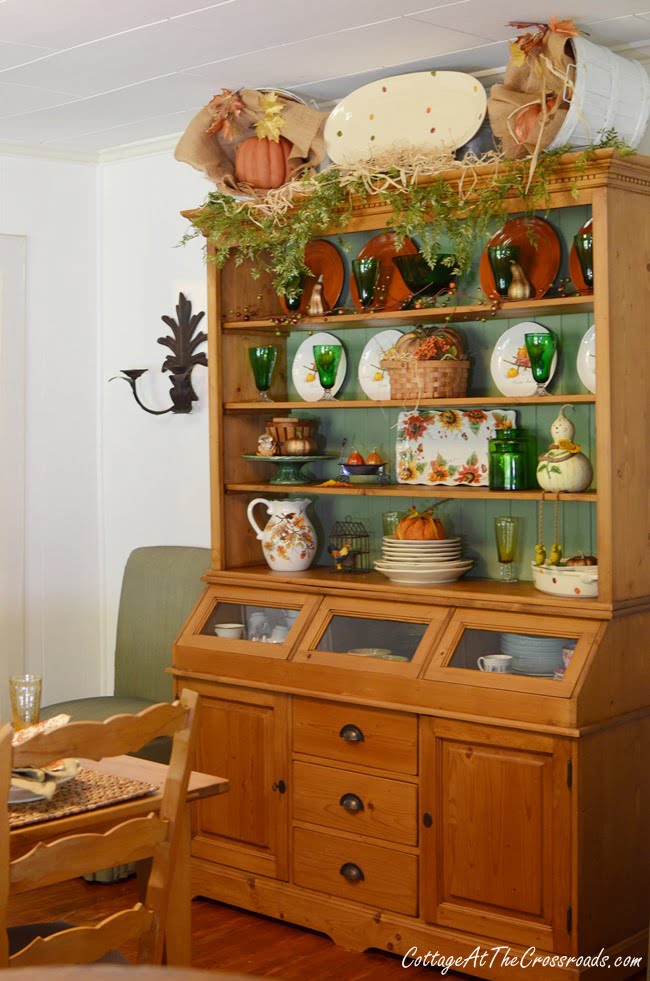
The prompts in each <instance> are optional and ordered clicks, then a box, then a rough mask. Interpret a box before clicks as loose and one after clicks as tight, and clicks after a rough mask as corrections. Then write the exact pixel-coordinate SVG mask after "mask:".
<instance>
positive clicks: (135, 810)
mask: <svg viewBox="0 0 650 981" xmlns="http://www.w3.org/2000/svg"><path fill="white" fill-rule="evenodd" d="M79 762H80V763H81V766H82V768H83V771H86V772H89V771H92V773H93V774H96V775H97V779H98V780H104V779H105V778H106V779H110V778H117V781H124V782H128V781H137V782H141V783H143V784H148V785H149V787H150V788H151V789H150V791H149V792H148V793H147V794H146V796H140V797H136V798H134V799H129V800H122V801H116V802H114V803H109V804H106V803H103V804H102V805H101V806H97V807H93V805H92V804H88V807H90V808H92V809H86V810H83V811H81V812H80V813H70V814H65V813H63V814H61V813H59V812H60V811H61V807H60V805H58V804H57V794H55V795H54V797H53V798H52V799H51V800H50V801H47V802H43V804H42V805H39V809H40V810H42V818H41V815H38V819H37V820H36V821H33V823H29V824H26V825H25V824H21V823H19V822H21V821H22V820H23V817H22V816H21V808H22V806H23V805H20V804H16V805H13V806H11V805H10V808H9V825H10V835H9V839H10V857H11V859H12V860H13V859H15V858H19V857H20V856H21V855H24V854H25V853H26V852H28V851H30V850H31V849H32V848H33V847H34V846H35V845H36V844H38V843H39V842H43V843H45V844H48V843H50V842H52V841H55V840H56V839H57V838H62V837H65V836H66V835H71V834H92V833H103V832H106V831H108V830H109V829H110V828H111V827H113V826H115V825H116V824H119V823H121V822H123V821H128V820H130V819H131V818H135V817H142V816H144V815H147V814H150V813H152V812H157V811H158V810H159V809H160V804H161V801H162V789H163V787H164V783H165V776H166V773H167V769H168V767H167V766H166V765H164V764H162V763H154V762H152V761H151V760H143V759H139V758H137V757H134V756H113V757H110V758H106V759H103V760H100V761H95V760H80V761H79ZM83 771H82V772H83ZM227 791H228V780H226V779H225V778H223V777H216V776H212V775H211V774H207V773H199V772H195V771H193V772H192V773H191V775H190V779H189V783H188V789H187V796H186V806H185V808H184V809H183V817H182V827H181V842H180V846H179V849H178V853H177V860H176V865H175V868H174V870H173V876H172V882H171V886H170V895H169V910H168V914H167V924H166V930H165V962H166V964H167V965H169V966H176V967H190V966H191V936H192V934H191V900H192V885H191V838H192V817H191V809H192V804H193V803H195V802H196V801H199V800H204V799H205V798H207V797H214V796H216V795H218V794H224V793H226V792H227ZM53 814H56V816H52V815H53ZM150 861H151V860H150V858H147V857H144V858H143V860H142V861H140V862H138V863H136V866H137V870H138V875H139V876H140V878H141V885H140V890H141V894H142V895H143V894H144V888H145V886H146V876H147V874H148V870H149V866H150ZM95 871H97V870H96V869H88V872H89V873H91V872H95Z"/></svg>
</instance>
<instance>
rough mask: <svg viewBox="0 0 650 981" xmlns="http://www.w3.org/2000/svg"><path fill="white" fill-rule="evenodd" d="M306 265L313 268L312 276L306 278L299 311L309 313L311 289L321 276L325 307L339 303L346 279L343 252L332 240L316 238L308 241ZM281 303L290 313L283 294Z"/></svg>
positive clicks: (329, 308)
mask: <svg viewBox="0 0 650 981" xmlns="http://www.w3.org/2000/svg"><path fill="white" fill-rule="evenodd" d="M305 265H306V266H307V268H308V269H310V270H311V276H307V278H306V279H305V285H304V288H303V291H302V300H301V303H300V310H299V311H298V312H299V313H301V314H303V316H304V315H305V314H306V313H307V307H308V306H309V300H310V297H311V291H312V290H313V288H314V286H315V284H316V282H317V281H318V279H319V277H320V276H322V277H323V300H324V305H325V309H326V310H331V309H333V307H335V306H336V304H337V303H338V299H339V296H340V295H341V290H342V289H343V282H344V280H345V266H344V265H343V259H342V258H341V253H340V252H339V250H338V249H337V248H336V246H335V245H332V243H331V242H326V241H325V240H324V239H320V238H315V239H314V240H313V241H312V242H308V243H307V248H306V249H305ZM280 304H281V306H282V309H283V310H284V312H285V313H286V314H289V315H290V311H289V308H288V306H287V304H286V302H285V299H284V297H283V296H281V297H280Z"/></svg>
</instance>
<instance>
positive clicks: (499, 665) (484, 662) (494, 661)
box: [476, 654, 512, 674]
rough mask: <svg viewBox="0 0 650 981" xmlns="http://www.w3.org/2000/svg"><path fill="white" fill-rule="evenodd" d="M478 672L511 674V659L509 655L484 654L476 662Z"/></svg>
mask: <svg viewBox="0 0 650 981" xmlns="http://www.w3.org/2000/svg"><path fill="white" fill-rule="evenodd" d="M476 663H477V664H478V669H479V671H497V672H498V673H499V674H510V673H511V672H512V658H511V657H510V655H509V654H486V655H485V657H479V659H478V660H477V662H476Z"/></svg>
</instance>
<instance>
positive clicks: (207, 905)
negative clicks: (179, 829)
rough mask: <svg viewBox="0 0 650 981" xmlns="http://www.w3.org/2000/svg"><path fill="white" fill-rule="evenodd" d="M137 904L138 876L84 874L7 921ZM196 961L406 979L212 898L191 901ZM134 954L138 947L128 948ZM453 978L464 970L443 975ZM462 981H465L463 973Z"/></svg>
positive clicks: (91, 913)
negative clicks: (103, 881)
mask: <svg viewBox="0 0 650 981" xmlns="http://www.w3.org/2000/svg"><path fill="white" fill-rule="evenodd" d="M130 902H136V889H135V880H134V879H129V880H127V881H125V882H117V883H113V884H111V885H99V884H90V883H86V882H84V881H83V880H82V879H76V880H74V881H73V882H65V883H62V884H61V885H58V886H50V887H49V888H48V889H42V890H38V891H35V892H32V893H25V894H24V895H22V896H19V897H16V898H15V899H14V900H12V905H11V909H10V920H9V924H10V925H17V924H20V923H38V922H42V921H43V920H69V921H70V922H72V923H75V924H82V923H88V922H91V921H93V920H97V919H101V917H103V916H107V915H109V914H110V913H113V912H116V911H117V910H119V909H121V908H123V907H124V906H126V905H128V904H129V903H130ZM192 937H193V949H192V953H193V957H192V966H193V967H197V968H202V969H203V970H212V971H218V970H222V971H226V970H227V971H233V972H237V971H239V972H241V973H242V974H254V975H258V976H260V977H264V978H277V979H279V981H280V979H283V981H371V979H372V981H377V979H378V978H381V981H393V979H397V978H401V979H402V981H404V978H405V975H404V968H403V967H402V962H401V959H400V958H399V957H396V956H393V955H391V954H385V953H381V952H378V951H377V952H374V951H373V952H371V953H366V954H359V953H356V952H354V951H347V950H344V949H343V948H342V947H337V946H336V945H335V944H334V943H332V941H331V940H330V939H329V938H328V937H324V936H323V935H322V934H319V933H313V932H312V931H311V930H303V929H301V928H300V927H295V926H291V925H290V924H288V923H280V922H278V921H277V920H272V919H269V918H267V917H265V916H257V915H255V914H253V913H243V912H241V911H240V910H236V909H233V908H232V907H230V906H223V905H221V904H220V903H213V902H210V901H209V900H207V899H197V900H194V902H193V904H192ZM124 953H125V954H126V955H127V956H131V955H132V953H133V951H130V950H129V949H128V948H125V950H124ZM425 976H426V977H427V978H432V977H433V978H435V977H436V976H439V975H437V974H436V975H434V974H433V973H432V971H430V970H425V969H424V968H411V969H410V970H409V972H408V975H407V977H408V979H409V981H417V978H423V977H425ZM445 977H446V978H448V979H450V981H454V979H459V978H461V975H459V974H451V973H450V974H446V975H445ZM465 981H467V979H466V978H465Z"/></svg>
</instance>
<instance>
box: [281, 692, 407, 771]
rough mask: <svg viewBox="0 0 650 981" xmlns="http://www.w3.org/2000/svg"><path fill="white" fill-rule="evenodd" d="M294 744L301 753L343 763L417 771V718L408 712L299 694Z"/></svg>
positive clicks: (294, 714) (296, 707)
mask: <svg viewBox="0 0 650 981" xmlns="http://www.w3.org/2000/svg"><path fill="white" fill-rule="evenodd" d="M293 748H294V752H296V753H305V754H307V755H309V756H322V757H324V758H325V759H330V760H340V761H341V762H343V763H358V764H360V765H362V766H376V767H378V768H380V769H382V770H391V771H394V772H396V773H417V772H418V726H417V717H416V716H415V715H407V714H406V713H405V712H385V711H383V709H373V708H362V707H359V706H357V705H345V704H343V703H341V702H323V701H318V700H317V699H312V698H296V699H294V702H293Z"/></svg>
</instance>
